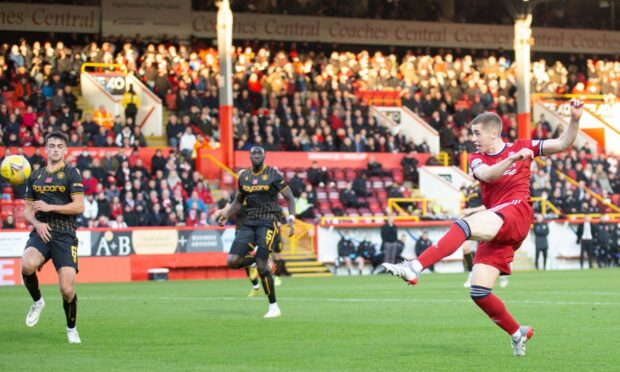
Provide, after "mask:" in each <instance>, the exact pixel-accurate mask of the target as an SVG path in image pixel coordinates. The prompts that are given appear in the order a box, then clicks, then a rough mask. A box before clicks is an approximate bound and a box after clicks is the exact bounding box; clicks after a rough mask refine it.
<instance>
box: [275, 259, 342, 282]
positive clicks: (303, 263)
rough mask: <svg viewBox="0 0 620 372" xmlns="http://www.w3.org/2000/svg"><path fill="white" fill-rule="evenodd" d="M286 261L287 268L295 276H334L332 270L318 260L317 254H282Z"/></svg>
mask: <svg viewBox="0 0 620 372" xmlns="http://www.w3.org/2000/svg"><path fill="white" fill-rule="evenodd" d="M282 259H284V260H285V261H286V269H287V270H288V272H289V273H291V276H294V277H295V278H316V277H329V276H333V274H332V273H331V271H329V269H328V268H327V267H326V266H325V265H324V264H323V263H322V262H319V261H317V257H316V255H305V254H296V255H294V254H289V255H282Z"/></svg>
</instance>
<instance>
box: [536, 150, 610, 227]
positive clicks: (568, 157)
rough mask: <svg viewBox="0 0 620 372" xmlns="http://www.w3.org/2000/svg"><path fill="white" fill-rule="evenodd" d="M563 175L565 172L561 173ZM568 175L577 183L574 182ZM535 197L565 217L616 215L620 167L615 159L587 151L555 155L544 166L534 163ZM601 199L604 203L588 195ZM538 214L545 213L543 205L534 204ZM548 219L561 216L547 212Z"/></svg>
mask: <svg viewBox="0 0 620 372" xmlns="http://www.w3.org/2000/svg"><path fill="white" fill-rule="evenodd" d="M558 171H559V172H561V173H558ZM563 174H566V175H567V176H568V177H570V178H571V179H573V180H575V181H577V183H578V184H577V185H575V184H572V183H570V182H569V181H568V180H567V179H566V177H564V176H563ZM531 181H532V182H531V192H532V196H533V197H541V198H542V199H544V200H548V201H549V202H551V204H553V205H554V206H555V207H556V208H557V209H558V210H559V212H560V215H565V214H581V213H596V214H605V213H610V212H615V211H614V210H613V209H611V207H610V206H609V204H611V205H615V206H616V207H617V206H618V205H619V204H618V194H620V168H619V167H618V158H617V157H614V156H605V155H604V154H600V155H594V156H591V155H588V154H587V153H586V152H585V151H584V150H580V151H577V150H572V151H570V152H566V153H563V154H558V155H553V156H551V157H550V158H549V159H547V160H546V162H545V163H544V165H543V164H540V163H534V164H533V170H532V177H531ZM588 190H591V191H592V192H593V193H594V194H597V195H599V196H600V198H601V199H600V200H599V199H598V198H596V197H594V196H593V195H592V194H591V193H589V192H588ZM534 207H535V210H536V212H538V213H540V212H542V205H541V203H540V202H537V203H535V204H534ZM546 214H547V216H546V217H556V216H557V214H558V213H556V212H554V211H553V210H549V209H547V210H546Z"/></svg>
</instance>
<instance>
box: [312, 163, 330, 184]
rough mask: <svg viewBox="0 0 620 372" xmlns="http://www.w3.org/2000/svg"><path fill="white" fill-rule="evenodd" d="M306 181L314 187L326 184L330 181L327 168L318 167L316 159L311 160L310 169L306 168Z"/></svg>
mask: <svg viewBox="0 0 620 372" xmlns="http://www.w3.org/2000/svg"><path fill="white" fill-rule="evenodd" d="M308 181H309V182H310V184H311V185H312V186H314V187H317V186H325V185H327V184H328V183H329V181H330V177H329V173H328V172H327V168H326V167H319V164H318V163H317V162H316V161H315V162H313V163H312V166H311V167H310V169H308Z"/></svg>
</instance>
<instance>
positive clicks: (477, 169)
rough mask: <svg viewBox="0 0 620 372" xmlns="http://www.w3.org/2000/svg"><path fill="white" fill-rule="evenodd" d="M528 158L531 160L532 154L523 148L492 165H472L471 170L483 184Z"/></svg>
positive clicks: (495, 178)
mask: <svg viewBox="0 0 620 372" xmlns="http://www.w3.org/2000/svg"><path fill="white" fill-rule="evenodd" d="M528 158H529V159H533V158H534V152H532V150H530V149H527V148H523V149H521V150H519V152H517V153H516V154H512V155H510V156H509V157H507V158H506V159H504V160H502V161H500V162H498V163H495V164H493V165H486V164H484V163H482V164H476V165H473V166H472V168H473V172H474V175H475V176H476V178H477V179H479V180H480V181H484V182H493V181H495V180H497V179H498V178H500V177H501V176H502V174H504V172H505V171H507V170H508V168H510V167H511V166H512V165H513V164H514V163H516V162H518V161H521V160H525V159H528ZM477 160H478V159H477Z"/></svg>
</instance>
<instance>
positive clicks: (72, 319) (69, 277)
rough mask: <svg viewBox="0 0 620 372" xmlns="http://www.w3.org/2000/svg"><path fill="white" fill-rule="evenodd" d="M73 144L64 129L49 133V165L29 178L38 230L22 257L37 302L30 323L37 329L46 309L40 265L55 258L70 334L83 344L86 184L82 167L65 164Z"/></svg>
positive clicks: (30, 215)
mask: <svg viewBox="0 0 620 372" xmlns="http://www.w3.org/2000/svg"><path fill="white" fill-rule="evenodd" d="M68 142H69V141H68V138H67V135H66V134H64V133H60V132H52V133H49V134H47V135H46V136H45V152H46V153H47V165H46V166H45V167H41V168H39V169H37V170H36V171H34V172H32V174H31V175H30V178H29V179H28V183H27V187H26V208H25V211H24V216H25V218H26V220H27V221H28V222H29V223H30V224H31V225H32V226H33V228H34V229H33V231H32V232H31V233H30V239H29V240H28V242H27V243H26V250H25V251H24V255H23V257H22V277H23V278H24V284H25V286H26V288H27V289H28V292H29V293H30V295H31V296H32V299H33V300H34V304H33V305H32V306H31V308H30V311H29V312H28V316H27V317H26V325H27V326H29V327H34V326H35V325H36V324H37V322H38V321H39V317H40V315H41V312H42V311H43V308H44V307H45V301H44V300H43V298H42V297H41V291H40V290H39V281H38V279H37V269H38V268H40V267H41V266H43V265H44V264H45V262H46V261H47V260H49V259H51V260H52V262H53V264H54V267H55V268H56V271H57V272H58V282H59V285H60V293H61V294H62V299H63V307H64V310H65V317H66V319H67V338H68V340H69V343H72V344H79V343H80V342H81V341H80V336H79V335H78V332H77V328H76V319H77V304H78V302H77V296H76V294H75V278H76V275H77V272H78V257H77V253H78V252H77V249H78V240H77V236H76V233H75V229H76V225H75V219H76V216H78V215H80V214H82V213H83V212H84V185H83V184H82V176H81V175H80V172H79V171H78V170H77V168H75V167H72V166H70V165H67V164H65V163H64V158H65V154H66V152H67V143H68Z"/></svg>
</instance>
